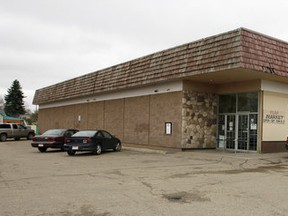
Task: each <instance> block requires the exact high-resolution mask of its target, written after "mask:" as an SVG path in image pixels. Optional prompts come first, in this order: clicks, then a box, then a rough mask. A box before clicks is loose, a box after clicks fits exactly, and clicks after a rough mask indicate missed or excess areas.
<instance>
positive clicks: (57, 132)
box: [42, 129, 65, 136]
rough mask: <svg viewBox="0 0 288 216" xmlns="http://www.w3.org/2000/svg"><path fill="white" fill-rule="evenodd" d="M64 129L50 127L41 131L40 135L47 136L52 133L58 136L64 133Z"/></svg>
mask: <svg viewBox="0 0 288 216" xmlns="http://www.w3.org/2000/svg"><path fill="white" fill-rule="evenodd" d="M64 131H65V130H63V129H52V130H48V131H46V132H45V133H43V134H42V135H45V136H49V135H53V136H60V135H62V134H63V133H64Z"/></svg>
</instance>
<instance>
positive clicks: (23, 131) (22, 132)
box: [17, 124, 28, 137]
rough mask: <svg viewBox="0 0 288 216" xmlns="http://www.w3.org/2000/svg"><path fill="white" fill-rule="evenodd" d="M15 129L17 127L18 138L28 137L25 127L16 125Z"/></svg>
mask: <svg viewBox="0 0 288 216" xmlns="http://www.w3.org/2000/svg"><path fill="white" fill-rule="evenodd" d="M17 127H18V136H19V137H26V136H27V135H28V134H27V129H26V127H25V126H23V125H20V124H18V125H17Z"/></svg>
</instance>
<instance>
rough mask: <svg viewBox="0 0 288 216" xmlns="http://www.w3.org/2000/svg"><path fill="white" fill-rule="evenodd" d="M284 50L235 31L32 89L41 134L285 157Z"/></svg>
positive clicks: (287, 56) (287, 93)
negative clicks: (65, 131) (86, 133)
mask: <svg viewBox="0 0 288 216" xmlns="http://www.w3.org/2000/svg"><path fill="white" fill-rule="evenodd" d="M287 75H288V43H286V42H284V41H281V40H278V39H275V38H272V37H269V36H266V35H263V34H260V33H257V32H254V31H251V30H248V29H245V28H240V29H236V30H233V31H230V32H226V33H224V34H219V35H216V36H212V37H208V38H205V39H201V40H198V41H195V42H192V43H187V44H184V45H181V46H177V47H174V48H171V49H167V50H163V51H160V52H156V53H153V54H151V55H147V56H144V57H142V58H138V59H135V60H132V61H129V62H125V63H122V64H119V65H115V66H112V67H109V68H106V69H103V70H99V71H96V72H93V73H89V74H85V75H83V76H80V77H76V78H74V79H71V80H67V81H64V82H61V83H58V84H55V85H52V86H48V87H45V88H42V89H38V90H37V91H36V93H35V96H34V101H33V103H34V104H36V105H39V129H40V133H41V132H43V131H45V130H47V129H49V128H60V127H68V128H77V129H91V128H96V129H97V128H101V129H106V130H108V131H110V132H112V133H113V134H116V135H117V136H118V137H119V138H120V139H121V140H122V142H123V143H125V144H133V145H141V146H157V147H169V148H177V149H183V150H184V149H207V148H219V149H225V150H233V151H258V152H279V151H285V148H284V141H285V139H286V136H287V134H288V133H287V130H288V127H287V126H288V120H287V117H288V76H287Z"/></svg>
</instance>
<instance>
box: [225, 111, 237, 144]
mask: <svg viewBox="0 0 288 216" xmlns="http://www.w3.org/2000/svg"><path fill="white" fill-rule="evenodd" d="M235 123H236V116H235V115H226V149H235V139H236V127H235V126H236V124H235Z"/></svg>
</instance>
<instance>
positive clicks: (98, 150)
mask: <svg viewBox="0 0 288 216" xmlns="http://www.w3.org/2000/svg"><path fill="white" fill-rule="evenodd" d="M93 153H94V154H96V155H100V154H101V153H102V147H101V145H99V144H97V145H96V150H95V151H94V152H93Z"/></svg>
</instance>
